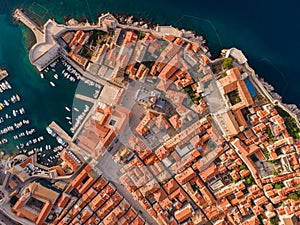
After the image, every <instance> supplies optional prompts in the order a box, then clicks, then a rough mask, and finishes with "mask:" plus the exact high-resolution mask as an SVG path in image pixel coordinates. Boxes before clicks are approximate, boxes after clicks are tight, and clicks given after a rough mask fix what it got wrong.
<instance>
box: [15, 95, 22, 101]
mask: <svg viewBox="0 0 300 225" xmlns="http://www.w3.org/2000/svg"><path fill="white" fill-rule="evenodd" d="M16 99H17V101H18V102H19V101H20V100H21V98H20V96H19V95H18V94H16Z"/></svg>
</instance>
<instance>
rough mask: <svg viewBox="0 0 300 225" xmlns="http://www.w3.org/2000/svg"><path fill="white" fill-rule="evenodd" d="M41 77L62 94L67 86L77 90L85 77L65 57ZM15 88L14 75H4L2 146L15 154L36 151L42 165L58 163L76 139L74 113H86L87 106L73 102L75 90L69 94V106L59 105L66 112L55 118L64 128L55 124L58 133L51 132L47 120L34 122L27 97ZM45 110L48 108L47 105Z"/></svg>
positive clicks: (0, 124)
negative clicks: (64, 150)
mask: <svg viewBox="0 0 300 225" xmlns="http://www.w3.org/2000/svg"><path fill="white" fill-rule="evenodd" d="M37 78H38V79H40V82H41V85H43V83H45V82H46V83H47V82H48V85H49V84H50V85H49V86H50V89H53V90H56V91H58V92H60V93H62V92H64V90H62V89H64V88H65V87H66V86H67V87H68V86H69V87H70V86H73V87H72V89H73V90H74V91H75V90H76V85H77V84H78V81H80V80H81V78H82V76H81V74H79V73H78V72H77V71H76V70H75V69H74V68H73V67H72V66H71V65H69V64H68V63H67V62H66V61H65V60H64V59H63V58H61V57H59V58H57V59H56V60H55V61H53V62H52V63H50V64H49V66H48V67H46V68H45V69H44V70H43V71H41V72H40V73H39V75H38V77H37ZM14 87H15V85H14V84H12V83H11V81H10V76H8V75H7V76H3V77H2V80H0V96H1V98H0V99H1V100H0V149H2V150H4V151H5V150H7V149H10V152H11V153H22V154H26V155H28V156H30V155H33V154H36V155H37V160H38V162H39V163H41V164H42V165H45V166H51V165H55V164H56V162H57V159H58V158H59V155H58V154H59V152H60V151H61V150H63V149H64V147H66V146H67V142H68V141H70V140H71V139H72V132H71V129H72V127H73V125H72V118H73V116H74V115H73V114H74V113H75V115H76V116H78V115H80V114H82V113H84V108H83V107H82V105H78V106H77V105H76V107H74V106H73V105H72V100H73V96H74V94H73V96H72V93H74V92H72V91H71V92H70V93H67V94H68V95H69V96H70V98H69V99H70V100H71V101H70V102H69V104H68V106H61V107H60V108H57V106H56V107H55V109H56V110H58V112H59V111H60V112H62V113H59V114H58V115H61V117H60V118H56V119H55V120H56V121H58V122H59V123H60V124H62V125H63V126H62V127H63V128H60V126H59V125H58V124H56V125H51V126H54V128H55V132H53V133H51V132H50V133H49V131H48V130H46V129H45V128H46V127H47V125H49V124H50V122H47V121H45V122H43V123H42V124H43V125H39V124H38V125H37V123H36V121H31V120H30V118H32V115H31V112H30V111H31V110H28V108H29V107H28V106H26V105H25V104H24V102H23V101H22V100H23V99H25V101H26V97H23V96H22V95H21V94H19V93H18V91H17V90H18V88H16V89H15V88H14ZM51 87H52V88H51ZM49 91H50V90H49ZM64 93H65V92H64ZM60 95H61V94H60ZM50 109H51V107H50ZM52 109H53V107H52ZM44 110H46V111H47V109H46V108H44ZM77 114H78V115H77ZM80 118H81V117H79V119H80ZM49 126H50V125H49ZM57 127H59V128H60V129H58V128H57ZM64 130H66V132H65V131H64ZM68 132H69V133H68ZM57 133H59V135H57Z"/></svg>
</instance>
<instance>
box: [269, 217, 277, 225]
mask: <svg viewBox="0 0 300 225" xmlns="http://www.w3.org/2000/svg"><path fill="white" fill-rule="evenodd" d="M270 223H271V224H272V225H278V219H277V217H272V218H271V219H270Z"/></svg>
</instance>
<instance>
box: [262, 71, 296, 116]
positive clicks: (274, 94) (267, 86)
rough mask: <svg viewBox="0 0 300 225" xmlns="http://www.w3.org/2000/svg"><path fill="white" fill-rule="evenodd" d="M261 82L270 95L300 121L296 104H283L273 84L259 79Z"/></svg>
mask: <svg viewBox="0 0 300 225" xmlns="http://www.w3.org/2000/svg"><path fill="white" fill-rule="evenodd" d="M259 81H260V82H261V83H262V85H263V86H264V87H265V89H266V90H267V91H268V92H269V93H270V95H271V96H272V97H273V98H274V99H276V100H278V101H279V102H281V104H282V105H283V106H285V107H286V108H287V109H289V110H290V111H291V112H292V113H294V114H295V115H296V116H297V118H298V120H299V121H300V109H299V108H298V106H297V105H296V104H287V103H283V102H282V97H281V96H280V95H279V94H278V93H277V92H275V88H274V87H273V86H272V85H271V84H269V83H267V82H266V81H265V80H264V78H262V77H259Z"/></svg>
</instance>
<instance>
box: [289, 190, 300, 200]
mask: <svg viewBox="0 0 300 225" xmlns="http://www.w3.org/2000/svg"><path fill="white" fill-rule="evenodd" d="M288 199H292V200H295V201H297V200H298V199H299V196H298V194H297V193H296V192H292V193H289V194H288Z"/></svg>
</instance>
